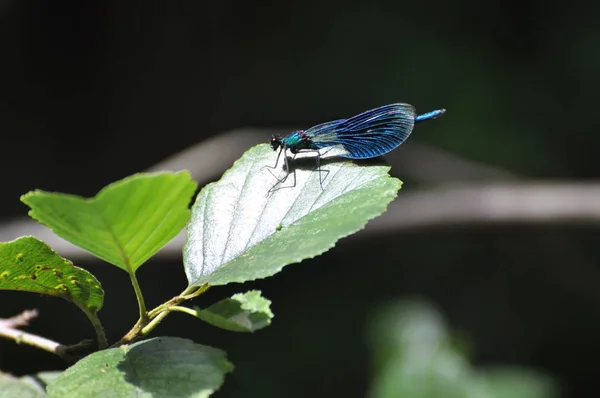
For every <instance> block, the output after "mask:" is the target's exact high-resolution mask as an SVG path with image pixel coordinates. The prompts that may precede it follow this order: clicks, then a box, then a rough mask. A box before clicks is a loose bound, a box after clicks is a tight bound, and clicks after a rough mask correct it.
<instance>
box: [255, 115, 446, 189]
mask: <svg viewBox="0 0 600 398" xmlns="http://www.w3.org/2000/svg"><path fill="white" fill-rule="evenodd" d="M444 112H446V110H445V109H436V110H434V111H431V112H427V113H424V114H421V115H417V113H416V110H415V107H414V106H412V105H411V104H404V103H397V104H389V105H384V106H381V107H379V108H375V109H371V110H368V111H365V112H363V113H361V114H358V115H356V116H353V117H351V118H349V119H338V120H333V121H331V122H326V123H321V124H318V125H316V126H313V127H311V128H309V129H307V130H297V131H294V132H293V133H291V134H289V135H288V136H286V137H282V136H279V135H273V136H272V137H271V142H270V145H271V148H272V149H273V150H274V151H276V150H278V149H279V153H278V154H277V160H276V161H275V166H273V167H271V166H265V167H266V168H268V169H277V165H278V164H279V158H280V157H281V154H282V153H283V154H284V162H285V169H286V171H287V174H286V175H285V176H284V177H283V178H279V177H277V176H276V175H275V174H273V172H271V170H269V172H270V173H271V174H272V175H273V176H274V177H275V178H276V179H277V180H278V182H277V183H276V184H275V185H274V186H273V187H272V188H271V189H270V190H269V192H272V191H273V190H274V188H275V187H276V186H277V185H280V184H281V183H283V182H285V180H286V179H287V178H288V176H289V175H290V167H289V166H290V165H289V161H288V158H287V155H286V152H287V150H289V151H290V152H291V153H292V154H293V155H296V154H297V153H301V152H315V153H316V164H317V169H318V170H319V183H320V185H321V189H323V180H322V178H321V167H320V166H321V150H330V149H333V148H336V149H338V151H337V152H336V155H337V156H340V157H343V158H348V159H370V158H375V157H378V156H381V155H385V154H386V153H388V152H390V151H392V150H394V149H396V148H397V147H399V146H400V145H401V144H402V143H403V142H404V141H405V140H406V139H407V138H408V136H409V135H410V133H411V132H412V130H413V127H414V125H415V124H416V123H420V122H424V121H426V120H432V119H437V118H438V117H440V116H442V115H443V114H444ZM294 186H296V181H295V171H294V185H293V186H290V188H292V187H294Z"/></svg>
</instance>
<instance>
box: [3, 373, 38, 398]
mask: <svg viewBox="0 0 600 398" xmlns="http://www.w3.org/2000/svg"><path fill="white" fill-rule="evenodd" d="M45 396H46V394H45V393H44V392H43V391H40V390H39V389H38V388H36V387H35V386H34V385H32V384H31V383H30V382H29V381H27V380H23V379H18V378H16V377H13V376H10V375H8V374H6V373H0V398H15V397H19V398H38V397H45Z"/></svg>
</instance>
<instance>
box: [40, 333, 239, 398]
mask: <svg viewBox="0 0 600 398" xmlns="http://www.w3.org/2000/svg"><path fill="white" fill-rule="evenodd" d="M232 370H233V365H232V364H231V363H229V362H228V361H227V359H226V357H225V353H224V352H223V351H221V350H218V349H216V348H212V347H208V346H203V345H200V344H195V343H194V342H192V341H190V340H185V339H180V338H173V337H159V338H154V339H150V340H145V341H141V342H138V343H135V344H132V345H130V346H121V347H119V348H111V349H108V350H104V351H99V352H96V353H94V354H91V355H89V356H87V357H85V358H83V359H82V360H80V361H79V362H78V363H77V364H75V365H73V366H71V367H70V368H68V369H67V370H65V371H64V372H63V373H62V374H61V375H60V376H59V377H58V378H56V379H55V380H54V381H53V382H51V383H50V384H49V385H48V394H49V396H50V397H56V398H59V397H60V398H62V397H70V396H77V397H79V398H87V397H99V396H103V397H104V396H106V397H113V398H126V397H135V398H147V397H157V398H159V397H198V398H200V397H208V396H209V395H210V394H211V393H213V392H214V391H216V390H217V389H218V388H219V387H220V386H221V384H222V383H223V380H224V378H225V374H226V373H228V372H231V371H232ZM74 392H77V393H76V394H74Z"/></svg>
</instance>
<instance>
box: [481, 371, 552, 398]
mask: <svg viewBox="0 0 600 398" xmlns="http://www.w3.org/2000/svg"><path fill="white" fill-rule="evenodd" d="M485 379H486V382H487V384H488V386H489V388H490V390H491V391H492V392H493V395H491V396H492V397H493V398H551V397H557V396H558V393H557V392H558V384H557V383H556V382H555V381H554V380H552V379H551V378H550V377H548V376H547V375H544V374H542V373H539V372H535V371H533V370H531V369H526V368H518V367H508V366H496V367H494V368H491V369H486V372H485Z"/></svg>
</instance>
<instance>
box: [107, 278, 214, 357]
mask: <svg viewBox="0 0 600 398" xmlns="http://www.w3.org/2000/svg"><path fill="white" fill-rule="evenodd" d="M133 279H134V278H132V280H133ZM136 284H137V281H136V283H135V284H134V287H135V285H136ZM209 287H210V285H209V284H204V285H202V286H200V287H197V286H188V287H187V288H186V289H185V290H184V291H183V292H181V294H180V295H179V296H175V297H173V298H172V299H171V300H169V301H167V302H166V303H163V304H161V305H159V306H158V307H156V308H154V309H152V310H150V311H149V312H147V313H146V312H144V314H145V317H144V318H142V317H141V316H140V319H139V320H138V321H137V323H136V324H135V325H134V326H133V327H132V328H131V330H130V331H129V332H127V334H126V335H125V336H123V337H122V338H121V340H119V341H118V342H117V343H115V344H113V345H112V346H111V347H118V346H120V345H122V344H129V343H131V342H133V341H134V340H135V339H137V338H138V337H140V336H144V335H147V334H148V333H150V332H151V331H152V329H154V328H155V327H156V325H158V324H159V323H160V322H161V321H162V320H163V319H165V317H166V316H167V315H169V313H170V311H171V308H173V307H174V306H178V305H179V304H180V303H182V302H184V301H186V300H190V299H192V298H194V297H198V296H199V295H201V294H202V293H204V292H206V291H207V290H208V288H209ZM138 289H139V287H138ZM140 295H141V292H140ZM141 302H142V304H143V299H142V301H141ZM179 308H183V307H179ZM144 309H145V307H144ZM175 311H181V309H176V310H175ZM182 312H185V311H182Z"/></svg>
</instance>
